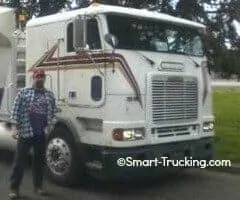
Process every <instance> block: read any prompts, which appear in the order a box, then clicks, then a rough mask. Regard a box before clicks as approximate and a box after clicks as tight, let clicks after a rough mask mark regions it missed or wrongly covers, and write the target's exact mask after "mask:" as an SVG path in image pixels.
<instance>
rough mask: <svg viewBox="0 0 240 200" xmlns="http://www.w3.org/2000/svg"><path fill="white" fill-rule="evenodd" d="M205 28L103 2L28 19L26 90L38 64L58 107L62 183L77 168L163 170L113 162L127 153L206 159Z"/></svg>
mask: <svg viewBox="0 0 240 200" xmlns="http://www.w3.org/2000/svg"><path fill="white" fill-rule="evenodd" d="M204 32H205V26H204V25H202V24H199V23H196V22H192V21H188V20H185V19H180V18H176V17H173V16H169V15H166V14H161V13H157V12H151V11H146V10H138V9H133V8H123V7H117V6H108V5H101V4H92V5H91V6H89V7H87V8H82V9H78V10H73V11H68V12H63V13H58V14H54V15H51V16H45V17H40V18H35V19H32V20H30V21H29V22H28V23H27V27H26V85H25V87H29V86H31V84H32V83H31V75H32V74H31V72H32V70H33V69H34V68H43V69H45V70H46V71H47V74H48V76H47V80H46V87H47V88H49V89H51V90H52V91H53V92H54V94H55V95H56V98H57V102H58V107H59V113H58V122H57V124H56V126H55V129H54V131H53V132H52V133H51V134H50V135H49V136H48V145H47V149H46V152H47V172H48V175H49V177H50V178H51V179H52V180H54V181H55V182H56V183H60V184H69V183H73V182H74V179H76V178H77V179H81V177H82V175H83V174H84V173H85V172H87V173H89V174H91V175H93V176H96V177H105V178H113V179H117V178H123V177H125V178H128V177H133V176H143V175H147V176H150V175H151V174H153V175H155V174H156V173H161V172H163V169H161V168H151V169H149V168H144V169H140V168H132V167H119V166H118V165H117V159H118V158H120V157H123V158H126V157H129V156H131V157H132V158H135V159H141V160H146V159H154V158H155V157H158V158H159V159H160V158H161V156H163V155H165V156H168V157H169V159H171V158H172V159H173V158H174V159H182V158H184V157H185V156H192V157H193V158H196V159H206V160H209V159H211V158H212V155H213V146H214V145H213V136H214V130H213V121H214V116H213V114H212V94H211V84H209V75H208V73H207V70H206V69H207V66H206V56H205V45H204V39H203V38H204V37H203V35H204ZM13 68H14V67H11V69H13ZM15 71H16V70H12V71H11V73H16V72H15ZM14 81H15V79H13V80H12V82H10V83H12V84H13V85H16V84H15V83H16V82H14ZM145 172H147V173H145ZM76 174H78V175H77V176H76Z"/></svg>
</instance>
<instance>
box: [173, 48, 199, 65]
mask: <svg viewBox="0 0 240 200" xmlns="http://www.w3.org/2000/svg"><path fill="white" fill-rule="evenodd" d="M177 53H178V54H182V55H185V56H187V57H188V58H189V59H190V60H191V61H192V62H193V63H194V64H195V67H197V68H198V67H201V65H199V64H198V63H197V62H196V61H195V60H194V59H192V58H191V56H190V55H189V54H187V53H186V52H177Z"/></svg>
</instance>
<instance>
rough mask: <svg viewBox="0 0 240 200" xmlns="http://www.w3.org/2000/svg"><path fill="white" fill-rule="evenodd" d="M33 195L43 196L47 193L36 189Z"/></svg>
mask: <svg viewBox="0 0 240 200" xmlns="http://www.w3.org/2000/svg"><path fill="white" fill-rule="evenodd" d="M34 191H35V193H36V194H38V195H40V196H45V195H46V194H47V193H46V191H45V190H43V189H42V188H36V189H35V190H34Z"/></svg>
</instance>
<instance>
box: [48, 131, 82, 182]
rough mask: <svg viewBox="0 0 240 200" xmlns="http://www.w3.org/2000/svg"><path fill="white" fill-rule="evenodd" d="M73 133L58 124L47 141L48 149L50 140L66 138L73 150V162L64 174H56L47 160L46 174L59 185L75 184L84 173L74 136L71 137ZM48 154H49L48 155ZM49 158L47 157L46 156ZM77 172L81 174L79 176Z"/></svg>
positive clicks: (71, 150)
mask: <svg viewBox="0 0 240 200" xmlns="http://www.w3.org/2000/svg"><path fill="white" fill-rule="evenodd" d="M71 136H72V134H71V132H70V131H69V130H68V129H67V128H65V127H63V126H57V127H55V129H54V130H53V131H52V133H51V134H50V135H49V137H48V139H47V142H46V150H47V147H48V145H49V142H50V141H51V140H52V139H54V138H61V139H62V140H64V141H65V142H66V143H67V145H68V147H69V149H70V152H71V158H72V159H71V163H70V167H69V170H68V172H67V173H66V174H65V175H64V176H58V175H56V174H54V173H53V172H52V171H51V169H50V168H49V167H48V165H47V161H46V174H47V177H48V178H49V179H50V180H51V181H53V182H54V183H56V184H58V185H63V186H71V185H74V184H75V183H76V182H79V180H78V178H80V176H81V175H82V174H83V167H82V164H81V162H80V159H79V158H78V155H77V151H76V146H75V143H74V139H73V137H71ZM46 156H47V155H46ZM46 160H47V157H46ZM77 174H78V175H79V176H77Z"/></svg>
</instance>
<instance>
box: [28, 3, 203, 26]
mask: <svg viewBox="0 0 240 200" xmlns="http://www.w3.org/2000/svg"><path fill="white" fill-rule="evenodd" d="M105 13H115V14H121V15H131V16H136V17H139V18H147V19H152V20H153V19H155V20H160V21H165V22H168V23H174V24H180V25H184V26H191V27H194V28H199V29H204V28H205V25H203V24H201V23H197V22H193V21H190V20H186V19H183V18H178V17H174V16H171V15H168V14H163V13H159V12H156V11H148V10H145V9H141V10H139V9H135V8H127V7H120V6H110V5H103V4H98V3H95V4H92V5H90V6H89V7H86V8H80V9H77V10H72V11H66V12H60V13H57V14H53V15H48V16H44V17H39V18H34V19H31V20H29V21H28V23H27V27H33V26H41V25H44V24H48V23H55V22H60V21H67V20H72V19H73V18H74V17H76V16H77V15H81V14H86V15H97V14H105Z"/></svg>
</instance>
